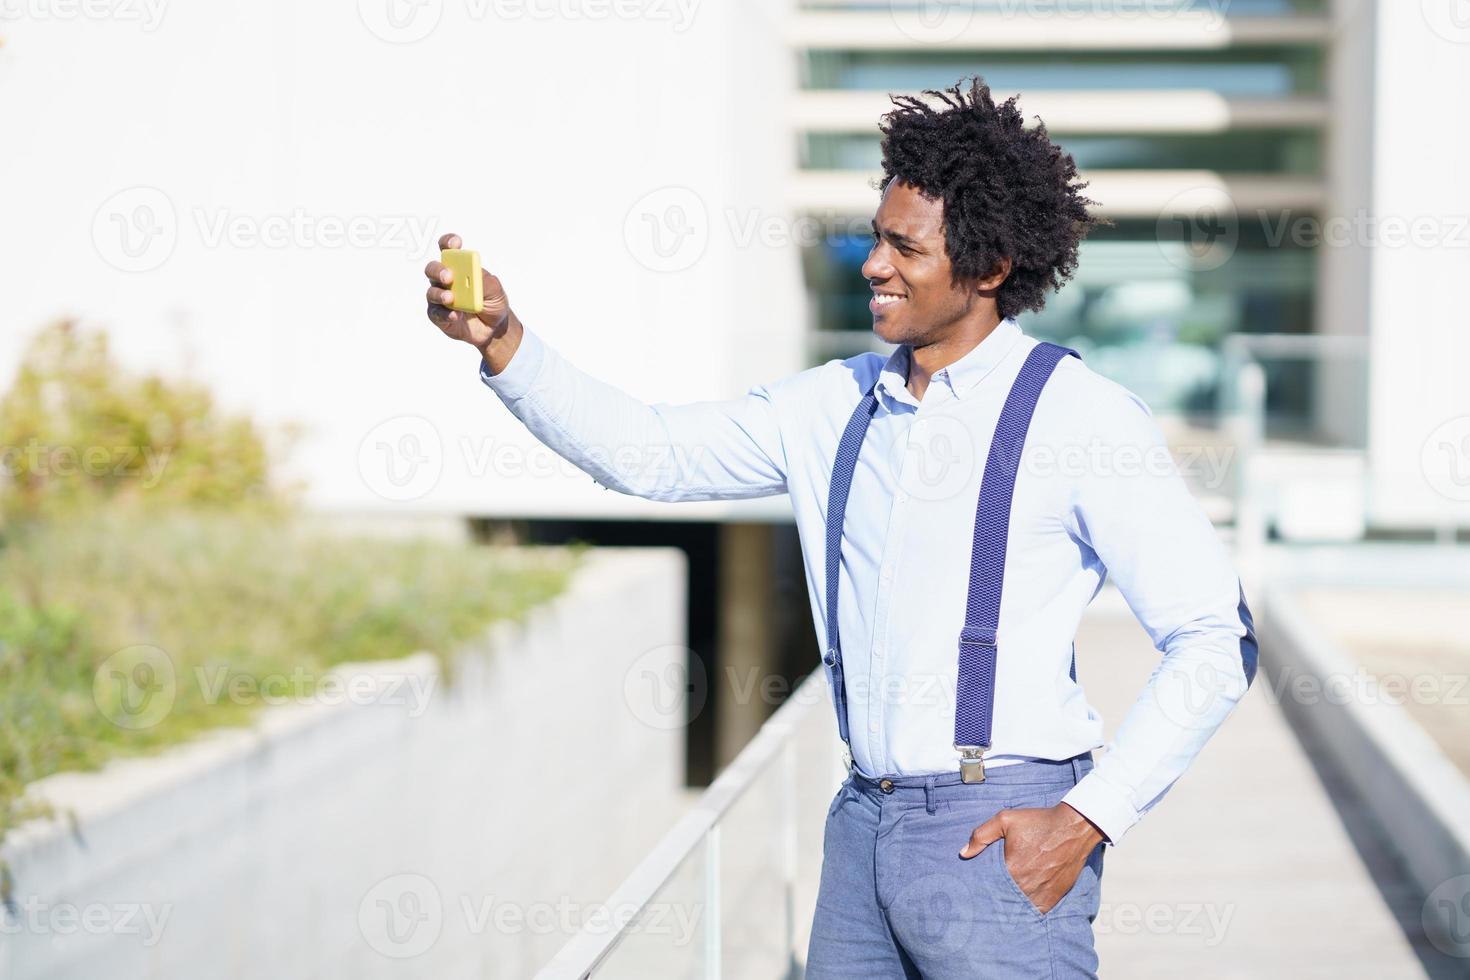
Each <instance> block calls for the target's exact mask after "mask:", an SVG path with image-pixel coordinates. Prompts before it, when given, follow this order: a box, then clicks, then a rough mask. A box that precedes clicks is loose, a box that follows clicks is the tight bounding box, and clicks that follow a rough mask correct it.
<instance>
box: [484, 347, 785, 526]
mask: <svg viewBox="0 0 1470 980" xmlns="http://www.w3.org/2000/svg"><path fill="white" fill-rule="evenodd" d="M480 380H481V381H483V382H484V383H485V384H486V386H488V387H489V388H490V389H491V390H492V391H494V392H495V393H496V394H497V395H498V396H499V397H500V400H501V401H502V402H503V403H504V404H505V406H506V408H508V409H509V410H510V412H511V414H513V415H514V416H515V417H516V418H518V419H520V420H521V421H522V422H523V423H525V425H526V427H527V428H528V429H530V430H531V433H532V434H533V435H535V436H536V438H537V439H539V440H540V441H541V442H542V443H544V444H545V445H546V446H547V447H548V448H550V449H551V450H553V451H554V452H556V453H557V454H558V455H560V456H562V457H563V458H564V459H566V460H568V461H570V462H571V463H572V464H573V465H575V466H576V467H577V468H579V469H581V470H582V471H583V472H585V473H587V474H588V475H590V476H591V477H592V478H593V479H594V480H595V481H597V482H598V483H600V484H602V485H603V487H605V488H608V489H612V490H616V491H618V492H619V493H625V494H630V495H632V496H636V497H644V498H647V499H649V500H661V501H683V500H733V499H740V498H746V497H766V496H773V495H776V494H781V493H785V492H786V473H787V460H786V451H785V444H784V442H783V439H782V436H781V427H780V425H779V421H778V419H777V408H776V397H775V390H774V389H775V388H776V386H775V385H773V386H767V385H759V386H756V387H753V388H751V389H750V390H749V391H747V392H746V393H745V395H743V396H742V397H739V398H731V399H728V400H720V401H700V402H690V403H687V404H682V405H671V404H669V403H667V402H657V403H654V404H651V405H650V404H647V403H645V402H643V401H641V400H639V399H637V398H634V397H633V396H632V395H630V394H628V393H627V392H625V391H622V390H621V389H619V388H617V387H616V386H614V385H611V384H608V383H606V382H604V381H600V380H598V379H597V378H594V377H593V376H592V375H590V374H588V373H586V372H584V371H582V370H580V369H579V368H577V367H575V366H574V365H572V363H571V362H570V361H568V360H567V359H566V358H564V357H563V356H561V354H560V353H558V352H557V351H556V350H555V349H554V348H553V347H552V346H551V345H549V344H547V343H546V342H545V341H544V340H543V339H542V338H540V337H539V336H537V335H536V334H535V333H534V332H532V331H530V330H524V332H523V333H522V335H521V343H520V346H519V347H518V348H517V349H516V352H515V354H514V355H512V356H511V359H510V362H509V363H508V364H507V365H506V366H505V368H504V369H502V370H501V371H500V373H499V374H490V373H489V365H487V364H486V363H485V362H484V361H483V360H481V361H480Z"/></svg>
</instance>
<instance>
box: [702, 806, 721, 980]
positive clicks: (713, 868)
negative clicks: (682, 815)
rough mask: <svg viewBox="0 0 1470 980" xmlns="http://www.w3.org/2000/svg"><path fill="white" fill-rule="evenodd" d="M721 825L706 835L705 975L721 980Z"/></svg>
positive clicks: (714, 827)
mask: <svg viewBox="0 0 1470 980" xmlns="http://www.w3.org/2000/svg"><path fill="white" fill-rule="evenodd" d="M720 919H721V916H720V825H719V824H718V823H717V824H715V825H714V826H712V827H710V829H709V831H708V832H707V833H706V834H705V835H704V975H705V980H720V955H721V954H720V940H721V938H722V937H721V928H722V925H723V924H722V923H721V921H720Z"/></svg>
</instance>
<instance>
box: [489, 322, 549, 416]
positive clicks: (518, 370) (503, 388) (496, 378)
mask: <svg viewBox="0 0 1470 980" xmlns="http://www.w3.org/2000/svg"><path fill="white" fill-rule="evenodd" d="M545 360H546V346H545V344H543V343H542V342H541V338H540V337H538V336H536V335H535V334H534V333H532V332H531V331H529V330H527V329H526V328H524V327H522V328H521V343H520V345H519V346H518V347H516V352H515V353H514V354H512V355H511V356H510V363H509V364H507V365H506V366H505V367H504V368H503V369H502V370H501V371H500V373H499V374H491V373H490V365H489V364H487V363H485V359H484V358H483V357H482V358H480V380H481V381H483V382H485V385H486V387H488V388H490V390H491V391H494V392H495V393H496V394H497V395H499V396H500V397H501V398H503V399H505V400H507V401H513V400H515V399H517V398H520V397H521V396H522V395H524V394H525V393H526V392H528V391H530V390H531V386H532V385H534V384H535V383H536V378H537V377H538V376H540V374H541V365H542V363H543V362H544V361H545Z"/></svg>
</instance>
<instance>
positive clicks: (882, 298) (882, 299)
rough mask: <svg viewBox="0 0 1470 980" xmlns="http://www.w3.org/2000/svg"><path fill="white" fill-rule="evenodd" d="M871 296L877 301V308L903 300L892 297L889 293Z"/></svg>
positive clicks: (898, 297)
mask: <svg viewBox="0 0 1470 980" xmlns="http://www.w3.org/2000/svg"><path fill="white" fill-rule="evenodd" d="M873 296H874V298H876V299H877V300H878V305H879V306H887V305H888V304H889V303H896V302H898V301H899V300H901V299H903V297H902V296H894V295H892V294H891V293H874V294H873Z"/></svg>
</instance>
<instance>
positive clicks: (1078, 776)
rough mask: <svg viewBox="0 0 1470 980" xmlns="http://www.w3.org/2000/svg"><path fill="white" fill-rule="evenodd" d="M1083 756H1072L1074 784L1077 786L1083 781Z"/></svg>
mask: <svg viewBox="0 0 1470 980" xmlns="http://www.w3.org/2000/svg"><path fill="white" fill-rule="evenodd" d="M1082 775H1083V773H1082V756H1080V755H1074V756H1072V785H1073V786H1076V785H1077V784H1078V783H1080V782H1082Z"/></svg>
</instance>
